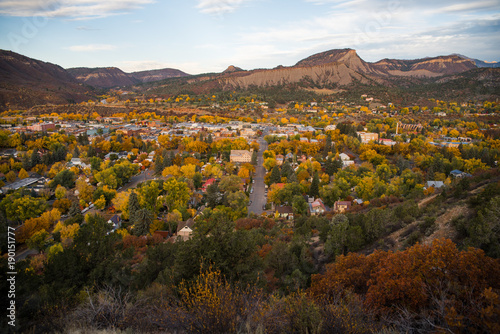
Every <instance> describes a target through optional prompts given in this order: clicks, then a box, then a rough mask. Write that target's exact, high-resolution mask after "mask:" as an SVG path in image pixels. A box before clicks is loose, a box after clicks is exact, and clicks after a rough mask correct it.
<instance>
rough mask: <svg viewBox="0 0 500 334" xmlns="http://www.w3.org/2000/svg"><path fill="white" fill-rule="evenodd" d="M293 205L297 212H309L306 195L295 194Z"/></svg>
mask: <svg viewBox="0 0 500 334" xmlns="http://www.w3.org/2000/svg"><path fill="white" fill-rule="evenodd" d="M292 207H293V210H294V212H295V213H296V214H301V215H303V214H306V213H307V202H306V200H305V199H304V197H302V196H300V195H295V196H294V197H293V200H292Z"/></svg>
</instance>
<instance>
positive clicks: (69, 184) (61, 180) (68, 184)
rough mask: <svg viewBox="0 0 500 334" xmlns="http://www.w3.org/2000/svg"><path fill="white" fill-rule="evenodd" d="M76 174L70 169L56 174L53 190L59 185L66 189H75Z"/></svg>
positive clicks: (52, 185) (52, 184) (52, 183)
mask: <svg viewBox="0 0 500 334" xmlns="http://www.w3.org/2000/svg"><path fill="white" fill-rule="evenodd" d="M75 179H76V176H75V173H73V172H72V171H71V170H69V169H63V170H62V171H60V172H59V173H57V174H56V176H55V177H54V179H53V180H52V182H51V183H50V186H51V188H52V189H55V188H56V187H57V186H58V185H61V186H63V187H65V188H66V189H73V188H74V186H75Z"/></svg>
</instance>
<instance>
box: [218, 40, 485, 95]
mask: <svg viewBox="0 0 500 334" xmlns="http://www.w3.org/2000/svg"><path fill="white" fill-rule="evenodd" d="M474 68H477V67H476V65H475V64H474V62H473V61H471V60H468V59H463V58H461V57H458V56H455V55H452V56H440V57H434V58H424V59H416V60H397V59H383V60H381V61H379V62H376V63H368V62H365V61H364V60H363V59H361V58H360V57H359V56H358V54H357V53H356V50H353V49H341V50H329V51H325V52H321V53H317V54H314V55H312V56H310V57H307V58H305V59H303V60H301V61H299V62H298V63H297V64H295V66H291V67H283V66H279V67H276V68H274V69H269V70H253V71H245V72H243V73H242V72H228V71H224V72H223V73H222V74H223V76H222V77H221V78H219V80H220V81H221V83H222V86H223V87H227V88H229V86H233V87H241V88H246V87H249V86H253V85H255V86H273V85H282V84H286V83H299V82H300V83H303V84H306V85H307V84H308V85H309V86H319V87H329V86H347V85H350V84H352V83H354V82H359V83H363V84H368V83H370V82H371V83H378V84H386V85H394V84H398V83H399V82H400V81H399V79H400V78H402V77H415V78H417V77H420V78H436V77H442V76H445V75H450V74H458V73H462V72H465V71H469V70H471V69H474Z"/></svg>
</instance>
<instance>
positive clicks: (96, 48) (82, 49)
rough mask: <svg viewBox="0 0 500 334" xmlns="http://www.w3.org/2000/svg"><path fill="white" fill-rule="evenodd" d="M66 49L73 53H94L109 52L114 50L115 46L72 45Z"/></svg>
mask: <svg viewBox="0 0 500 334" xmlns="http://www.w3.org/2000/svg"><path fill="white" fill-rule="evenodd" d="M66 49H68V50H70V51H74V52H95V51H111V50H115V49H116V46H115V45H111V44H87V45H73V46H69V47H67V48H66Z"/></svg>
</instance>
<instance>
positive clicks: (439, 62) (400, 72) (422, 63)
mask: <svg viewBox="0 0 500 334" xmlns="http://www.w3.org/2000/svg"><path fill="white" fill-rule="evenodd" d="M371 66H372V67H373V68H375V69H377V70H378V71H380V72H382V73H384V74H385V75H395V76H414V77H439V76H443V75H448V74H456V73H462V72H465V71H468V70H471V69H474V68H476V65H475V64H474V62H473V61H471V60H469V59H463V58H460V57H458V56H454V55H452V56H440V57H434V58H424V59H416V60H399V59H382V60H380V61H378V62H376V63H373V64H371Z"/></svg>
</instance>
